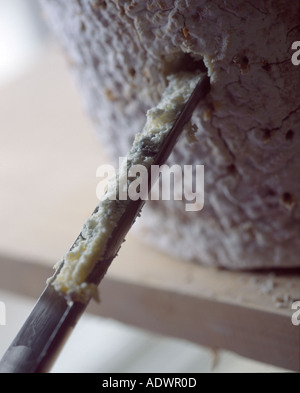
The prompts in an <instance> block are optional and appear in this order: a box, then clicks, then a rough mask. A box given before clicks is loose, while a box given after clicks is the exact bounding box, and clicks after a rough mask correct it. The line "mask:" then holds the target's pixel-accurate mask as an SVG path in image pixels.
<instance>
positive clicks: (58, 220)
mask: <svg viewBox="0 0 300 393" xmlns="http://www.w3.org/2000/svg"><path fill="white" fill-rule="evenodd" d="M0 135H1V144H0V184H1V204H0V225H1V227H0V231H1V236H0V287H1V288H3V289H8V290H11V291H14V292H17V293H21V294H25V295H30V296H33V297H35V298H36V297H38V295H39V294H40V292H41V290H42V289H43V288H44V286H45V280H46V278H47V277H49V276H50V275H51V274H52V270H51V266H52V265H53V264H54V263H55V262H56V261H57V260H59V259H60V258H61V256H62V255H63V254H64V252H66V251H67V250H68V248H69V247H70V246H71V244H72V242H73V240H74V239H75V238H76V236H77V234H78V233H79V231H80V229H81V226H82V223H83V221H84V220H85V219H86V218H87V217H88V216H89V214H90V213H91V212H92V211H93V209H94V207H95V205H96V204H97V198H96V185H97V182H98V181H99V180H98V179H97V178H96V169H97V167H98V166H99V165H101V164H102V163H104V162H106V163H107V162H108V161H107V158H106V157H105V155H104V153H103V152H102V151H101V148H100V144H99V143H98V141H97V138H96V136H95V134H94V132H93V130H92V126H91V124H90V122H89V121H88V120H87V118H86V116H85V115H84V113H83V110H82V107H81V104H80V102H79V98H78V94H77V92H76V89H75V87H74V86H73V83H72V81H71V78H70V75H69V73H68V71H67V69H66V65H65V63H64V61H63V60H62V57H61V54H59V53H58V52H57V50H54V49H53V48H52V47H49V48H48V52H47V53H45V55H44V56H43V58H42V59H41V61H40V62H39V64H38V65H37V66H36V67H35V69H33V70H32V71H31V72H30V73H28V74H26V75H24V76H23V77H22V78H20V79H19V80H18V81H16V82H14V83H13V84H10V85H7V86H4V87H2V88H1V89H0ZM100 295H101V304H100V305H99V304H97V303H94V302H92V303H91V304H90V306H89V311H90V312H92V313H95V314H98V315H102V316H105V317H111V318H114V319H117V320H119V321H122V322H125V323H128V324H132V325H135V326H138V327H142V328H145V329H148V330H151V331H154V332H159V333H163V334H166V335H170V336H175V337H180V338H184V339H187V340H191V341H193V342H196V343H199V344H202V345H205V346H210V347H213V348H224V349H228V350H231V351H234V352H236V353H238V354H240V355H243V356H246V357H249V358H252V359H256V360H259V361H263V362H266V363H270V364H273V365H276V366H279V367H283V368H287V369H290V370H297V371H300V364H299V358H300V328H299V327H296V326H293V324H292V322H291V317H292V314H293V312H294V311H292V310H291V303H292V302H293V301H295V300H300V273H299V270H298V271H296V270H293V271H281V272H270V271H268V272H264V273H260V272H244V273H236V272H228V271H225V270H216V269H207V268H203V267H201V266H198V265H194V264H189V263H185V262H182V261H178V260H174V259H171V258H170V257H168V256H166V255H164V254H162V253H160V252H158V251H156V250H154V249H152V248H150V247H148V246H146V245H144V244H142V242H141V241H140V240H138V238H137V236H136V235H135V234H134V230H133V234H130V235H129V236H128V240H127V241H126V243H125V244H124V246H123V247H122V249H121V251H120V253H119V256H118V258H117V260H115V261H114V262H113V264H112V266H111V268H110V270H109V273H108V275H107V276H106V278H105V279H104V281H103V282H102V284H101V287H100Z"/></svg>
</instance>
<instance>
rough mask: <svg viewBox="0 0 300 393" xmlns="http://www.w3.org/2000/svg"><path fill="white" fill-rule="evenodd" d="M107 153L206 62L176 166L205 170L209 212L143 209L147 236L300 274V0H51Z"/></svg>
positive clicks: (221, 261) (116, 150)
mask: <svg viewBox="0 0 300 393" xmlns="http://www.w3.org/2000/svg"><path fill="white" fill-rule="evenodd" d="M42 3H43V4H44V5H45V9H46V11H47V14H48V18H49V21H50V23H51V24H52V26H53V27H54V29H55V31H56V32H57V35H58V36H59V38H60V40H61V42H62V43H63V46H64V48H65V50H66V52H67V54H68V57H69V59H70V62H71V63H72V65H73V70H74V72H75V75H76V76H77V78H78V81H79V84H80V88H81V93H82V96H83V97H84V101H85V103H86V106H87V108H88V111H89V113H90V114H91V117H92V119H93V120H94V122H95V125H96V127H97V129H98V131H99V136H100V138H101V140H102V143H103V145H104V146H105V147H106V149H107V151H108V153H110V155H111V157H112V159H114V160H115V161H116V162H117V160H118V157H120V156H124V154H125V153H126V152H127V151H128V148H129V146H130V143H131V140H132V139H133V137H134V135H135V134H136V133H137V132H139V130H140V129H141V127H142V126H143V122H144V113H145V112H146V110H147V108H149V107H151V106H153V105H155V104H156V103H157V102H158V101H159V99H160V97H161V94H162V92H163V91H164V88H165V86H166V75H168V74H170V73H172V72H174V71H175V70H180V69H181V70H184V69H187V68H191V67H193V66H194V65H195V62H196V61H198V60H200V59H203V61H204V63H205V65H206V67H207V70H208V74H209V75H210V78H211V91H210V94H209V96H208V97H207V99H206V107H202V108H199V109H198V110H197V111H196V112H195V113H194V116H193V120H192V123H193V125H194V129H197V132H196V133H194V136H195V139H196V140H195V142H194V143H192V144H189V143H187V142H186V140H184V139H182V140H180V141H179V143H178V144H177V146H176V148H175V149H174V152H173V154H172V156H171V157H170V159H169V164H170V165H174V164H181V165H185V164H191V165H197V164H199V163H200V164H204V165H205V205H204V209H203V210H202V211H201V212H199V213H197V212H185V209H184V206H185V201H182V203H181V202H180V201H156V202H155V201H153V202H150V203H148V204H147V205H146V206H145V210H144V212H143V217H142V219H141V220H140V226H139V235H141V237H142V239H143V240H145V239H146V240H147V241H149V243H151V244H153V245H155V246H156V247H159V248H161V249H162V250H164V251H166V252H168V253H172V254H173V255H174V256H176V257H177V258H179V259H183V260H195V261H198V262H200V263H202V264H206V265H209V266H212V265H213V266H222V267H227V268H230V269H249V268H267V267H279V268H280V267H296V266H298V267H299V266H300V260H299V255H300V242H299V233H300V182H299V173H300V133H299V123H300V105H299V91H300V72H299V67H296V66H294V65H293V64H292V62H291V56H292V51H291V45H292V43H293V42H294V41H298V40H299V34H300V30H299V15H300V2H299V1H290V2H288V5H287V2H286V0H270V1H253V0H252V1H251V0H250V1H244V2H242V1H240V0H226V1H224V0H214V1H209V0H176V1H173V0H140V1H134V0H110V1H98V0H97V1H96V0H81V1H64V0H42Z"/></svg>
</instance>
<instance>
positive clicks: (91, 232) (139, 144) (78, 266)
mask: <svg viewBox="0 0 300 393" xmlns="http://www.w3.org/2000/svg"><path fill="white" fill-rule="evenodd" d="M168 79H169V85H168V87H167V89H166V91H165V92H164V94H163V97H162V100H161V101H160V103H159V104H158V105H157V107H155V108H152V109H150V110H149V111H148V112H147V122H146V125H145V127H144V129H143V131H142V132H141V133H139V134H137V136H136V138H135V140H134V142H133V146H132V148H131V150H130V151H129V153H128V155H127V160H124V162H123V165H122V167H121V168H120V170H119V173H118V174H117V175H116V176H115V177H114V178H112V179H111V180H110V182H109V185H108V189H107V191H106V193H105V195H104V196H103V199H102V201H101V202H100V203H99V206H98V207H97V209H96V210H95V212H94V213H93V214H92V216H91V217H90V218H89V219H88V220H87V221H86V222H85V224H84V226H83V229H82V232H81V234H80V236H79V237H78V239H77V240H76V242H75V243H74V245H73V247H72V249H71V250H70V251H69V252H68V253H67V254H66V255H65V256H64V258H63V261H61V262H59V263H58V264H57V266H55V267H56V268H57V269H60V267H61V266H62V268H61V269H60V271H59V273H58V275H57V277H56V278H55V280H54V281H53V282H52V285H53V286H54V288H55V289H56V290H57V291H59V292H62V293H63V294H64V295H66V296H67V297H68V298H69V299H72V300H77V301H82V302H85V301H87V300H88V299H89V298H90V297H91V296H94V297H95V296H96V288H95V286H94V285H93V284H89V283H87V282H86V280H87V278H88V276H89V274H90V273H91V272H92V270H93V268H94V267H95V265H96V263H97V262H100V261H101V260H102V259H103V258H104V256H105V251H106V245H107V242H108V241H109V239H110V237H111V235H112V233H113V231H114V229H115V228H116V227H117V225H118V222H119V221H120V219H121V217H122V216H123V214H124V213H125V212H126V208H127V206H128V204H129V203H130V199H129V198H127V200H117V199H115V195H118V187H119V184H124V181H122V180H123V179H125V181H126V179H127V173H128V170H129V169H130V167H132V166H133V165H143V166H144V167H146V168H147V169H148V168H149V167H150V165H151V164H152V162H153V159H154V157H155V154H156V153H158V151H159V149H160V146H161V144H162V143H163V141H164V139H165V137H166V136H167V135H168V132H169V131H170V130H171V128H172V126H173V124H174V122H175V120H176V118H177V117H178V115H179V113H180V112H181V110H182V109H183V106H184V105H185V103H186V102H187V101H188V99H189V97H190V95H191V94H192V92H193V90H194V89H195V87H196V85H197V83H198V81H199V80H200V75H199V73H196V74H191V73H179V74H177V75H173V76H170V77H169V78H168ZM120 180H121V181H120ZM133 180H134V179H131V178H129V179H128V180H127V183H128V184H127V186H129V184H130V182H132V181H133ZM62 263H63V265H62Z"/></svg>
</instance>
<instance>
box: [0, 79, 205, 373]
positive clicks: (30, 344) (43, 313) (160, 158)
mask: <svg viewBox="0 0 300 393" xmlns="http://www.w3.org/2000/svg"><path fill="white" fill-rule="evenodd" d="M209 90H210V82H209V77H208V76H205V77H204V79H202V80H200V81H199V83H198V84H197V86H196V88H195V89H194V91H193V93H192V94H191V96H190V98H189V100H188V102H187V103H186V104H185V106H184V108H183V110H182V111H181V113H180V114H179V116H178V117H177V119H176V121H175V123H174V125H173V127H172V129H171V130H170V131H169V133H168V135H167V137H166V139H165V140H164V142H163V144H162V146H161V148H160V150H159V152H158V153H157V154H156V156H155V157H154V162H153V165H158V166H161V165H162V164H164V163H165V161H166V160H167V158H168V157H169V155H170V153H171V151H172V150H173V148H174V145H175V144H176V141H177V139H178V137H179V135H180V134H181V132H182V130H183V128H184V125H185V124H186V123H187V122H188V121H189V120H190V118H191V116H192V113H193V111H194V110H195V108H196V106H197V104H198V103H199V102H200V100H203V99H204V98H205V96H206V95H207V93H208V92H209ZM150 172H151V171H150ZM149 175H150V173H149ZM153 182H154V179H151V177H150V176H149V190H150V187H151V185H152V184H153ZM144 203H145V201H144V200H137V201H130V203H129V205H128V208H127V209H126V211H125V213H124V214H123V216H122V217H121V219H120V220H119V222H118V224H117V226H116V228H115V229H114V231H113V234H112V236H111V238H110V239H109V241H108V244H107V247H106V251H105V255H104V258H103V257H102V258H101V261H99V262H98V263H97V264H96V266H95V267H94V269H93V271H92V273H91V274H90V275H89V277H88V279H87V281H88V282H90V283H93V284H96V285H99V283H100V282H101V280H102V278H103V277H104V275H105V273H106V271H107V269H108V268H109V266H110V264H111V262H112V261H113V259H114V258H115V256H116V255H117V253H118V251H119V249H120V247H121V244H122V243H123V241H124V238H125V236H126V234H127V232H128V231H129V230H130V228H131V226H132V224H133V223H134V221H135V219H136V217H137V215H138V214H139V213H140V210H141V209H142V207H143V204H144ZM79 236H80V235H79ZM57 274H58V272H56V275H57ZM56 275H54V277H53V278H52V279H51V280H50V282H48V285H47V286H46V288H45V290H44V292H43V293H42V295H41V296H40V298H39V300H38V301H37V303H36V305H35V306H34V308H33V310H32V312H31V314H30V315H29V317H28V318H27V320H26V321H25V323H24V325H23V327H22V328H21V330H20V331H19V333H18V334H17V336H16V338H15V339H14V340H13V342H12V344H11V345H10V346H9V348H8V350H7V352H6V353H5V354H4V356H3V358H2V360H1V361H0V373H37V372H47V371H48V370H49V369H50V368H51V366H52V364H53V362H54V361H55V359H56V357H57V355H58V353H59V351H60V349H61V348H62V346H63V344H64V342H65V341H66V339H67V338H68V336H69V333H71V331H72V330H73V328H74V326H75V325H76V322H77V321H78V319H79V318H80V316H81V315H82V313H83V312H84V310H85V309H86V307H87V304H88V302H86V303H81V302H68V301H67V299H66V298H65V297H64V295H63V294H61V293H59V292H57V291H56V290H55V289H54V287H53V286H52V285H51V282H52V281H53V280H54V279H55V277H56Z"/></svg>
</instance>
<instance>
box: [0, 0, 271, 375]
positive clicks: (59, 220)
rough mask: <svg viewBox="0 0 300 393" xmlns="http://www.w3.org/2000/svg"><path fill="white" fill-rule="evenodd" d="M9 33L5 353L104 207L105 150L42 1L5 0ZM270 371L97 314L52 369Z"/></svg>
mask: <svg viewBox="0 0 300 393" xmlns="http://www.w3.org/2000/svg"><path fill="white" fill-rule="evenodd" d="M0 37H1V39H0V135H1V144H0V187H1V193H0V195H1V204H0V234H1V236H0V275H1V279H0V282H1V286H0V301H1V302H4V303H5V305H6V312H7V315H6V326H0V356H2V355H3V354H4V351H5V350H6V349H7V347H8V345H9V344H10V342H11V340H12V339H13V338H14V336H15V334H16V333H17V331H18V329H19V328H20V327H21V325H22V323H23V322H24V321H25V319H26V317H27V316H28V314H29V312H30V310H31V308H32V307H33V305H34V302H35V300H36V299H37V297H38V295H39V294H40V291H41V290H42V289H43V287H44V285H45V280H46V278H47V277H49V276H50V275H51V274H52V269H51V266H52V265H53V264H54V263H55V262H56V261H57V260H59V259H60V258H61V256H62V255H63V253H64V252H65V251H66V250H67V249H68V247H69V246H70V245H71V244H72V242H73V240H74V239H75V238H76V236H77V234H78V232H79V230H80V228H81V226H82V223H83V221H84V220H85V218H86V217H88V215H89V214H90V213H91V211H92V210H93V208H94V206H95V205H96V203H97V199H96V193H95V190H96V185H97V179H96V168H97V166H98V165H100V164H101V163H103V162H105V155H104V153H103V152H102V150H101V147H100V145H99V143H98V141H97V139H96V137H95V135H94V133H93V130H92V126H91V124H90V122H89V120H88V119H87V118H86V116H85V114H84V112H83V110H82V106H81V103H80V99H79V97H78V94H77V91H76V87H75V86H74V83H73V80H72V76H71V73H70V72H69V70H68V67H67V64H66V62H65V60H64V58H63V54H62V52H61V50H60V48H59V47H58V45H57V44H56V43H55V40H54V39H53V37H52V36H51V34H50V32H49V31H48V29H47V28H46V26H45V23H44V20H43V17H42V13H41V12H40V9H39V5H38V1H36V0H0ZM40 267H41V268H40ZM28 294H31V296H30V297H29V296H28ZM26 295H27V296H26ZM116 296H117V294H116ZM99 307H101V305H100V306H99ZM131 312H132V313H134V310H131ZM263 371H270V372H272V371H278V369H276V368H275V367H271V366H267V365H263V364H260V363H257V362H254V361H250V360H247V359H244V358H241V357H239V356H236V355H234V354H231V353H229V352H226V351H216V350H213V349H210V348H204V347H201V346H198V345H195V344H193V343H190V342H187V341H184V340H177V339H173V338H170V337H165V336H164V337H163V336H159V335H155V334H152V333H149V332H146V331H144V330H139V329H136V328H133V327H130V326H127V325H124V324H121V323H119V322H116V321H114V320H111V319H104V318H100V317H97V316H93V315H90V314H88V313H86V314H85V315H84V316H83V317H82V319H81V320H80V322H79V323H78V325H77V327H76V329H75V331H74V333H73V335H72V336H71V337H70V339H69V341H68V342H67V344H66V346H65V348H64V350H63V351H62V353H61V356H60V357H59V358H58V360H57V362H56V364H55V365H54V368H53V370H52V372H174V373H177V372H199V373H201V372H263Z"/></svg>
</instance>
